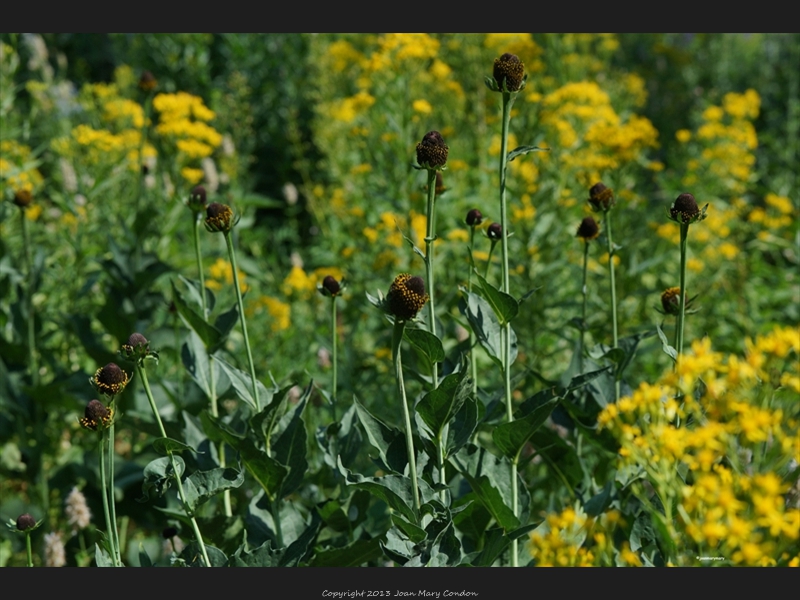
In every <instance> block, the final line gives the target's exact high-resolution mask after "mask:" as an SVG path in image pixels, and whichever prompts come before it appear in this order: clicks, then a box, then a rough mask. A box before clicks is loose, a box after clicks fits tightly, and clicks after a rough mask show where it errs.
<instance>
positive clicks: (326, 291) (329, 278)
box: [317, 275, 342, 297]
mask: <svg viewBox="0 0 800 600" xmlns="http://www.w3.org/2000/svg"><path fill="white" fill-rule="evenodd" d="M317 289H318V290H319V293H320V294H322V295H323V296H330V297H333V296H338V295H339V294H340V293H341V291H342V286H341V285H340V284H339V282H338V281H336V278H335V277H333V275H326V276H325V279H323V280H322V285H321V286H319V287H318V288H317Z"/></svg>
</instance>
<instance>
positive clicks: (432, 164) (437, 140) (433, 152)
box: [417, 131, 448, 171]
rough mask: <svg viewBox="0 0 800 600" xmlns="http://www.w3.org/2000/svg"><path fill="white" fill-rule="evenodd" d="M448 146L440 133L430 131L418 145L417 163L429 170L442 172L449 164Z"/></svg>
mask: <svg viewBox="0 0 800 600" xmlns="http://www.w3.org/2000/svg"><path fill="white" fill-rule="evenodd" d="M447 152H448V147H447V144H445V143H444V138H443V137H442V134H441V133H439V132H438V131H429V132H428V133H426V134H425V136H424V137H423V138H422V141H421V142H420V143H419V144H417V162H418V163H419V166H420V167H422V168H424V169H429V170H436V171H438V170H440V169H442V168H443V167H444V165H445V164H446V163H447Z"/></svg>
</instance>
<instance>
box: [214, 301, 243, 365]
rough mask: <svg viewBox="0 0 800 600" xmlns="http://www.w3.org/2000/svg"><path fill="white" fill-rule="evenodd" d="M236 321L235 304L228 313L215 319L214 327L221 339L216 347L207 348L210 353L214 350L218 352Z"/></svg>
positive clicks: (237, 310) (236, 310) (237, 318)
mask: <svg viewBox="0 0 800 600" xmlns="http://www.w3.org/2000/svg"><path fill="white" fill-rule="evenodd" d="M238 321H239V307H238V305H236V304H234V305H233V306H231V308H230V309H229V310H228V311H226V312H224V313H222V314H221V315H219V316H218V317H217V319H216V320H215V321H214V327H216V328H217V329H218V330H219V331H220V333H221V334H222V337H221V338H220V340H219V342H218V343H217V345H216V346H214V347H212V348H209V351H210V352H212V353H213V352H215V351H216V350H219V348H221V347H222V346H223V345H224V344H225V340H226V339H227V338H228V334H230V332H231V329H233V327H234V326H235V325H236V323H238Z"/></svg>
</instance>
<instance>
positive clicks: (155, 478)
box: [139, 456, 186, 502]
mask: <svg viewBox="0 0 800 600" xmlns="http://www.w3.org/2000/svg"><path fill="white" fill-rule="evenodd" d="M173 460H174V461H175V467H176V469H177V470H178V472H177V476H178V477H180V476H182V475H183V472H184V471H185V470H186V464H185V463H184V462H183V459H182V458H181V457H180V456H173V457H172V458H170V457H168V456H164V457H162V458H156V459H155V460H152V461H150V463H148V465H147V466H146V467H145V468H144V473H143V481H142V498H140V499H139V501H140V502H146V501H147V500H148V499H149V498H150V491H151V490H155V492H156V493H157V494H158V495H159V496H162V495H164V492H166V491H167V489H168V488H169V485H170V481H171V480H172V479H173V478H174V477H175V476H176V473H175V471H173V470H172V461H173Z"/></svg>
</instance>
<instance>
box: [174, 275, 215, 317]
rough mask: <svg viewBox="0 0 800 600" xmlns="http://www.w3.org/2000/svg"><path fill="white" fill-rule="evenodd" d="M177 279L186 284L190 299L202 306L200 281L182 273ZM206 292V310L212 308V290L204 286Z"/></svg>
mask: <svg viewBox="0 0 800 600" xmlns="http://www.w3.org/2000/svg"><path fill="white" fill-rule="evenodd" d="M178 279H180V280H181V281H182V282H183V284H184V285H185V286H186V289H187V290H189V296H191V298H192V301H193V302H194V303H195V304H196V305H197V306H198V307H199V308H202V306H203V298H202V297H201V296H200V282H199V281H195V280H194V279H188V278H186V277H184V276H183V275H178ZM204 291H205V293H206V307H207V308H208V312H211V311H212V310H214V301H215V298H214V292H212V291H211V290H210V289H208V288H204Z"/></svg>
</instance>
